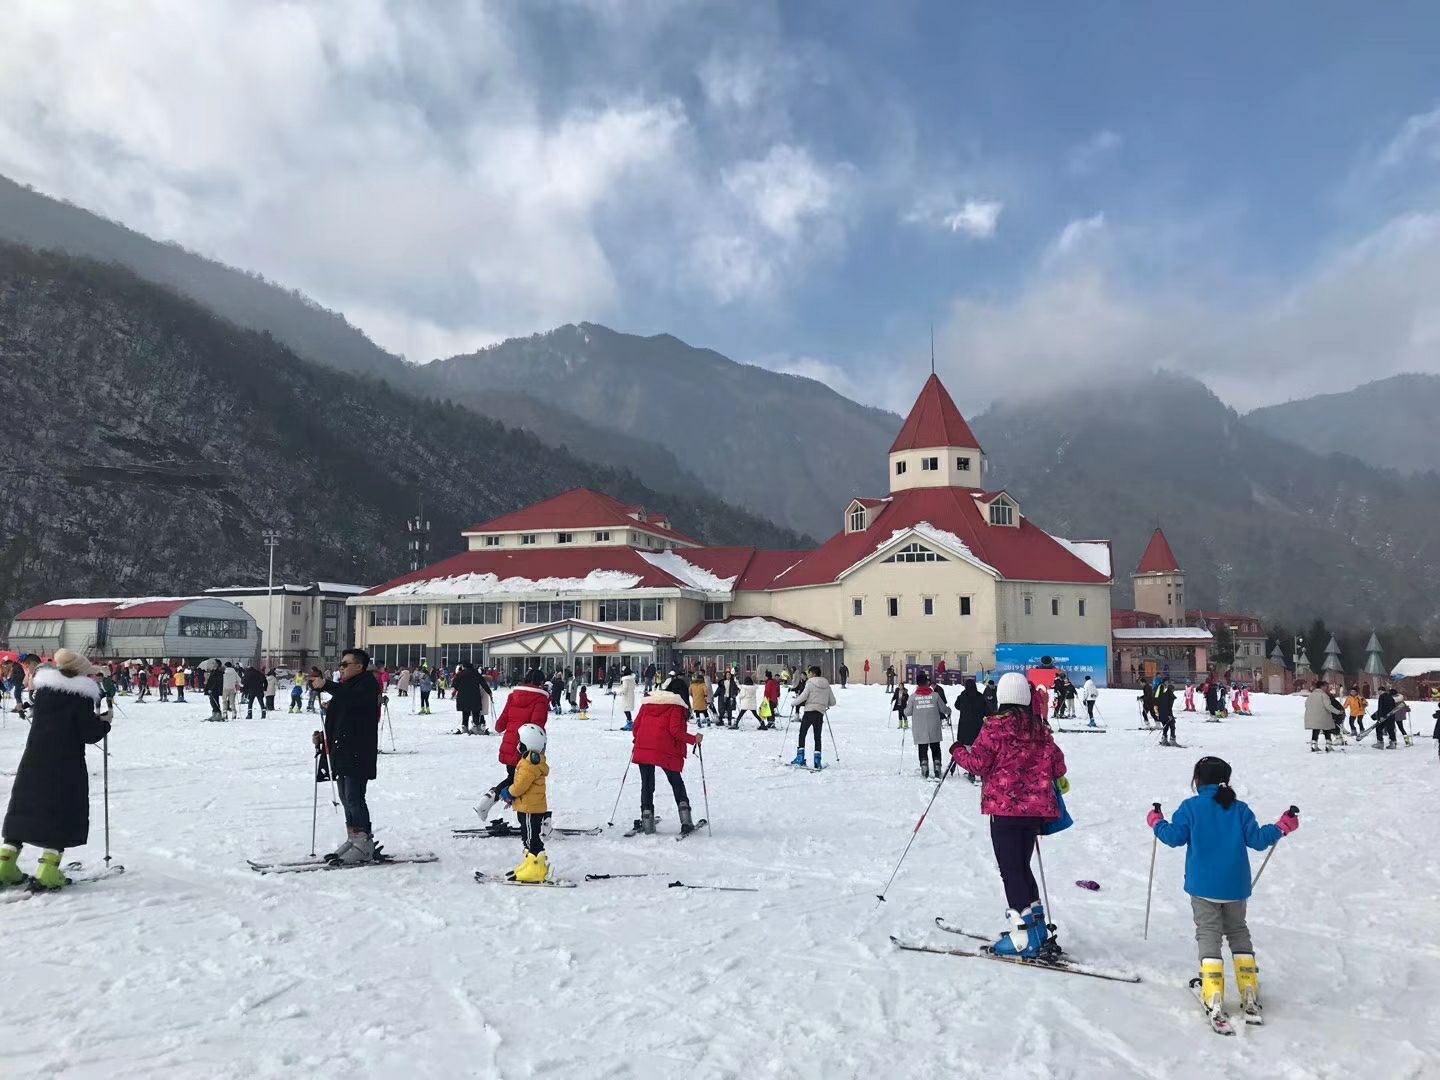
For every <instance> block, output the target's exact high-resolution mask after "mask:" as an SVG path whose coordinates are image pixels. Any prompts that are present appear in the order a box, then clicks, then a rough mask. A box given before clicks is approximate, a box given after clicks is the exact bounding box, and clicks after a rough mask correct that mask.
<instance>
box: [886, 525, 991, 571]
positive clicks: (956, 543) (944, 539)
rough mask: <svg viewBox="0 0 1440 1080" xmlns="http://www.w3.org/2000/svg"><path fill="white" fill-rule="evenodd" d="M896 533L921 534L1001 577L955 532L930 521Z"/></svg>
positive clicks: (893, 537)
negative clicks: (939, 527)
mask: <svg viewBox="0 0 1440 1080" xmlns="http://www.w3.org/2000/svg"><path fill="white" fill-rule="evenodd" d="M896 531H897V532H898V533H906V532H915V533H919V534H920V535H921V536H923V537H925V539H926V540H929V541H931V542H932V543H936V544H939V545H940V546H941V547H943V548H945V550H947V551H949V552H952V553H953V554H955V555H958V556H959V557H960V558H962V559H964V560H966V561H967V562H971V563H974V564H975V565H976V566H978V567H980V569H981V570H984V571H986V572H987V573H991V574H994V575H995V576H996V577H999V576H1000V571H999V570H996V569H995V568H994V567H993V566H991V565H990V564H989V563H987V562H986V561H985V560H984V559H982V558H980V557H979V556H977V555H976V554H975V553H974V552H973V551H971V550H970V547H969V545H968V544H966V543H965V541H964V540H961V539H960V537H958V536H956V535H955V534H954V533H953V532H950V531H948V530H946V529H937V528H936V527H935V526H934V525H931V524H930V522H928V521H917V522H916V523H915V524H914V525H911V526H910V528H908V529H899V530H896ZM894 539H895V536H894V535H892V536H891V537H890V540H894ZM888 542H889V541H887V543H888ZM881 546H882V547H883V546H884V545H883V544H882V545H881Z"/></svg>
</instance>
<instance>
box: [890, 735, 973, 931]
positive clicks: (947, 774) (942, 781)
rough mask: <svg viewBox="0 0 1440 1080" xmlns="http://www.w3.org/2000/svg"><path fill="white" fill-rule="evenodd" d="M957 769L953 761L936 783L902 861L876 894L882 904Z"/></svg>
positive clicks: (907, 842)
mask: <svg viewBox="0 0 1440 1080" xmlns="http://www.w3.org/2000/svg"><path fill="white" fill-rule="evenodd" d="M954 771H955V763H954V762H953V761H952V762H951V763H950V767H949V768H948V769H946V770H945V775H944V776H942V777H940V783H938V784H936V785H935V791H934V792H933V793H932V794H931V796H930V801H929V802H928V803H926V804H925V812H924V813H922V814H921V815H920V820H919V821H917V822H915V830H914V832H912V833H911V834H910V839H909V840H907V841H906V842H905V850H904V851H902V852H901V853H900V862H897V863H896V864H895V869H894V870H893V871H891V873H890V880H889V881H887V882H886V883H885V888H883V889H881V890H880V891H879V892H878V893H876V894H875V899H876V900H879V901H880V902H881V903H882V904H883V903H884V902H885V894H886V893H887V892H889V891H890V886H891V885H893V884H895V875H896V874H898V873H900V866H901V864H903V863H904V862H905V856H906V855H909V854H910V845H911V844H913V843H915V837H917V836H919V835H920V826H921V825H924V824H925V814H928V813H930V807H932V806H934V805H935V800H936V799H937V798H938V797H939V795H940V789H941V788H943V787H944V786H945V781H946V780H948V779H950V774H951V773H953V772H954Z"/></svg>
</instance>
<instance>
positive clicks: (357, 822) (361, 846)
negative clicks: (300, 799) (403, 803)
mask: <svg viewBox="0 0 1440 1080" xmlns="http://www.w3.org/2000/svg"><path fill="white" fill-rule="evenodd" d="M310 685H311V686H312V687H313V688H314V689H316V690H318V691H320V692H321V693H325V694H329V695H330V701H329V703H328V704H327V705H326V706H325V734H324V736H323V738H324V740H325V742H326V743H327V744H328V745H329V749H330V774H331V775H332V776H333V777H334V778H335V787H336V789H337V791H338V792H339V795H340V804H341V805H342V806H344V807H345V832H346V834H347V836H346V840H345V842H344V843H343V844H341V845H340V846H339V847H338V848H336V849H335V850H334V851H332V852H331V853H330V854H329V855H327V856H325V857H326V858H327V859H329V860H331V861H332V862H341V863H362V862H372V861H374V859H375V840H374V838H373V837H372V836H371V832H370V808H369V806H367V805H366V803H365V787H366V785H367V784H369V782H370V781H371V780H374V779H375V759H376V757H377V754H378V751H379V742H380V680H379V679H377V678H375V673H374V672H372V671H371V670H370V654H369V653H367V652H366V651H365V650H364V649H346V650H345V653H344V655H343V656H341V658H340V681H339V682H338V683H336V682H331V681H330V680H329V679H327V678H325V676H324V675H312V676H311V677H310ZM321 738H322V736H321V734H320V732H318V731H317V732H316V733H315V735H314V739H315V745H316V747H317V749H318V748H319V747H320V745H321V744H320V739H321Z"/></svg>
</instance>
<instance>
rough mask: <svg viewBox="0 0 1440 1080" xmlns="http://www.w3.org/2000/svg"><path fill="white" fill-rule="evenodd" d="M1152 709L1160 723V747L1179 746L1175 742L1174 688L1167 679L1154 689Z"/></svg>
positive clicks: (1162, 680)
mask: <svg viewBox="0 0 1440 1080" xmlns="http://www.w3.org/2000/svg"><path fill="white" fill-rule="evenodd" d="M1153 707H1154V709H1155V713H1156V717H1157V718H1158V719H1159V721H1160V745H1161V746H1179V745H1180V744H1179V743H1178V742H1176V741H1175V687H1173V686H1171V685H1170V680H1169V679H1161V680H1160V685H1159V686H1157V687H1156V688H1155V704H1154V706H1153Z"/></svg>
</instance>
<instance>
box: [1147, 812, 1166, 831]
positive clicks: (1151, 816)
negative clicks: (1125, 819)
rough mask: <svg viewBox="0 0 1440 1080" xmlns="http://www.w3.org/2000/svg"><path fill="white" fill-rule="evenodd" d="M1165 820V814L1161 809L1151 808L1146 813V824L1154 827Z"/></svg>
mask: <svg viewBox="0 0 1440 1080" xmlns="http://www.w3.org/2000/svg"><path fill="white" fill-rule="evenodd" d="M1164 820H1165V815H1164V814H1162V813H1161V812H1160V811H1159V810H1151V811H1150V812H1149V813H1148V814H1146V815H1145V824H1146V825H1149V826H1150V828H1152V829H1153V828H1155V826H1156V825H1159V824H1160V823H1161V822H1162V821H1164Z"/></svg>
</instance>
